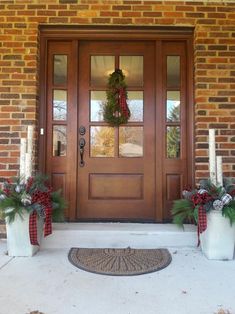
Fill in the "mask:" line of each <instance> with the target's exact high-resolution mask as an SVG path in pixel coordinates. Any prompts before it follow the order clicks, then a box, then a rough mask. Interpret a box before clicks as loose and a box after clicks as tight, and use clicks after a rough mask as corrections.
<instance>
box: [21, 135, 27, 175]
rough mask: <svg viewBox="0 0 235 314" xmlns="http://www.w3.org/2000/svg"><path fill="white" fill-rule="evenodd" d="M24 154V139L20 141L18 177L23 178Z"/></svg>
mask: <svg viewBox="0 0 235 314" xmlns="http://www.w3.org/2000/svg"><path fill="white" fill-rule="evenodd" d="M25 154H26V138H21V139H20V177H21V178H22V180H24V177H25Z"/></svg>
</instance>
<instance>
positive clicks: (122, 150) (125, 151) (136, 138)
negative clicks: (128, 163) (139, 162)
mask: <svg viewBox="0 0 235 314" xmlns="http://www.w3.org/2000/svg"><path fill="white" fill-rule="evenodd" d="M119 156H121V157H142V156H143V127H142V126H137V127H120V128H119Z"/></svg>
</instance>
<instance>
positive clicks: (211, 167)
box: [209, 129, 216, 184]
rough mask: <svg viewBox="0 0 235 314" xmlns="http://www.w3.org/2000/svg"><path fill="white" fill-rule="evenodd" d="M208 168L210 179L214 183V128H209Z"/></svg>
mask: <svg viewBox="0 0 235 314" xmlns="http://www.w3.org/2000/svg"><path fill="white" fill-rule="evenodd" d="M209 170H210V180H211V182H212V183H213V184H216V157H215V129H209Z"/></svg>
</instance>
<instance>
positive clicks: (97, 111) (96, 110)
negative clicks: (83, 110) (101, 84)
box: [90, 91, 106, 121]
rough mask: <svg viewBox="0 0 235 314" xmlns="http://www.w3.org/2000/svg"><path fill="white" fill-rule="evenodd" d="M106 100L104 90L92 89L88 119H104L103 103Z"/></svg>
mask: <svg viewBox="0 0 235 314" xmlns="http://www.w3.org/2000/svg"><path fill="white" fill-rule="evenodd" d="M105 102H106V92H105V91H92V92H91V96H90V121H104V117H103V105H104V103H105Z"/></svg>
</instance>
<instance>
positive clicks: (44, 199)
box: [29, 188, 52, 245]
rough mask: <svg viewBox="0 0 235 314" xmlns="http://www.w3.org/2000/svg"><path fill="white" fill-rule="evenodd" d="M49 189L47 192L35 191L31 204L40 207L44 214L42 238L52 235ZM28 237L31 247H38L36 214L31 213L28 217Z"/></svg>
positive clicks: (34, 212)
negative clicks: (36, 204)
mask: <svg viewBox="0 0 235 314" xmlns="http://www.w3.org/2000/svg"><path fill="white" fill-rule="evenodd" d="M50 193H51V188H48V190H47V191H39V190H38V191H36V192H35V193H34V194H33V197H32V203H38V204H40V205H41V206H42V208H43V209H44V213H45V224H44V236H45V237H46V236H48V235H49V234H51V233H52V204H51V198H50ZM29 237H30V243H31V244H32V245H39V244H38V238H37V212H36V211H33V212H32V214H31V215H30V217H29Z"/></svg>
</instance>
